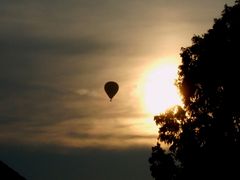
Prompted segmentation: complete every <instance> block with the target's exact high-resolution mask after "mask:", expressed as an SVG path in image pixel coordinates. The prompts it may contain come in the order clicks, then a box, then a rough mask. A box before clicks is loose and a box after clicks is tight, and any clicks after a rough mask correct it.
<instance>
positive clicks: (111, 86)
mask: <svg viewBox="0 0 240 180" xmlns="http://www.w3.org/2000/svg"><path fill="white" fill-rule="evenodd" d="M118 89H119V86H118V84H117V83H116V82H114V81H108V82H106V83H105V85H104V90H105V92H106V93H107V95H108V97H109V98H110V101H112V98H113V97H114V96H115V95H116V94H117V92H118Z"/></svg>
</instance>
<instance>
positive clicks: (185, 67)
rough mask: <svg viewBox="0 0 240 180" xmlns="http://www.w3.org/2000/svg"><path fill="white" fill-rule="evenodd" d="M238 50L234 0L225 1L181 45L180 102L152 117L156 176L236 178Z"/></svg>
mask: <svg viewBox="0 0 240 180" xmlns="http://www.w3.org/2000/svg"><path fill="white" fill-rule="evenodd" d="M239 51H240V1H239V0H237V1H235V4H234V5H233V6H232V7H230V6H227V5H225V7H224V10H223V11H222V15H221V18H219V19H215V20H214V25H213V27H212V28H211V29H209V30H208V32H207V33H205V34H203V35H201V36H197V35H195V36H194V37H193V38H192V45H191V46H190V47H187V48H182V49H181V54H180V55H181V58H182V63H181V65H180V66H179V71H178V78H177V80H176V85H177V86H178V88H179V90H180V92H181V94H182V100H183V103H184V107H179V106H176V107H173V108H172V109H170V110H169V111H167V112H165V113H163V114H160V115H158V116H155V117H154V120H155V122H156V124H157V125H158V126H159V137H158V141H159V143H158V144H157V146H155V147H153V148H152V156H151V157H150V158H149V162H150V165H151V166H150V170H151V172H152V176H153V177H154V178H155V179H156V180H159V179H161V180H170V179H171V180H173V179H176V180H179V179H195V180H196V179H219V178H221V179H238V178H240V175H239V173H238V172H240V166H239V165H238V164H239V162H240V138H239V135H240V132H239V131H240V106H239V102H240V86H239V82H240V79H239V73H240V69H239V67H240V65H239V62H238V61H240V52H239ZM163 143H165V144H167V145H168V147H169V148H168V149H166V150H164V149H163V148H162V147H161V146H160V144H163ZM159 154H160V155H159ZM163 167H164V168H163Z"/></svg>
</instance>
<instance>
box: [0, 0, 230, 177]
mask: <svg viewBox="0 0 240 180" xmlns="http://www.w3.org/2000/svg"><path fill="white" fill-rule="evenodd" d="M224 4H228V5H233V4H234V0H210V1H209V0H201V1H199V0H182V1H178V0H167V1H166V0H150V1H149V0H121V1H119V0H91V1H89V0H51V1H47V0H41V1H37V0H31V1H30V0H21V1H18V0H11V1H7V0H0V24H1V26H0V123H1V124H0V131H1V134H0V160H2V161H4V162H5V163H7V164H8V165H9V166H11V167H12V168H14V169H15V170H16V171H18V172H19V173H20V174H22V175H23V176H24V177H26V178H27V179H29V180H42V179H44V180H50V179H51V180H53V179H58V180H69V179H71V180H79V179H81V180H85V179H89V180H91V179H98V180H108V179H109V180H110V179H115V180H118V179H119V180H123V179H124V180H135V179H138V180H151V179H152V177H151V173H150V170H149V164H148V158H149V157H150V155H151V147H152V146H154V145H155V144H156V142H157V135H158V128H157V126H156V125H155V124H154V121H153V117H154V115H157V114H159V113H161V112H164V111H165V110H166V109H167V108H169V107H171V106H172V105H174V104H181V100H180V97H179V95H178V94H177V93H178V92H177V88H176V87H175V86H174V80H175V79H176V78H177V67H178V65H179V64H180V62H181V58H180V52H181V47H188V46H190V45H191V38H192V37H193V35H202V34H203V33H205V32H207V30H208V29H210V28H211V27H212V25H213V22H214V21H213V20H214V18H219V17H220V15H221V11H222V10H223V8H224ZM107 81H116V82H117V83H118V84H119V91H118V93H117V94H116V95H115V96H114V98H113V100H112V102H110V101H109V98H108V96H107V95H106V93H105V92H104V84H105V83H106V82H107Z"/></svg>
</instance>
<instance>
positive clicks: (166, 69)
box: [142, 63, 182, 115]
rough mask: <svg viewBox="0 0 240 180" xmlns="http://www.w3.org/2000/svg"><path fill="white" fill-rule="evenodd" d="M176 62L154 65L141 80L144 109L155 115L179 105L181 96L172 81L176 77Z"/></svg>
mask: <svg viewBox="0 0 240 180" xmlns="http://www.w3.org/2000/svg"><path fill="white" fill-rule="evenodd" d="M177 69H178V66H177V64H174V63H166V64H160V65H157V66H154V67H153V68H151V69H150V70H149V71H148V72H147V73H146V74H145V78H144V82H143V88H142V90H143V92H142V95H143V99H142V101H143V106H144V109H145V110H146V111H147V112H148V113H150V114H152V115H157V114H159V113H162V112H164V111H166V110H167V109H168V108H170V107H171V106H174V105H181V104H182V102H181V98H180V95H179V92H178V89H177V87H176V86H175V84H174V82H175V79H176V78H177Z"/></svg>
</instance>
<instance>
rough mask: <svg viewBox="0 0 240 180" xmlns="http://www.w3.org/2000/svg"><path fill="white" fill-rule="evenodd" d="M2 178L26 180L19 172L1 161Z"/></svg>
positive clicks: (0, 171) (4, 179) (3, 179)
mask: <svg viewBox="0 0 240 180" xmlns="http://www.w3.org/2000/svg"><path fill="white" fill-rule="evenodd" d="M0 179H2V180H26V179H25V178H24V177H22V176H21V175H20V174H19V173H18V172H16V171H15V170H13V169H12V168H10V167H9V166H8V165H6V164H5V163H3V162H2V161H0Z"/></svg>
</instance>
